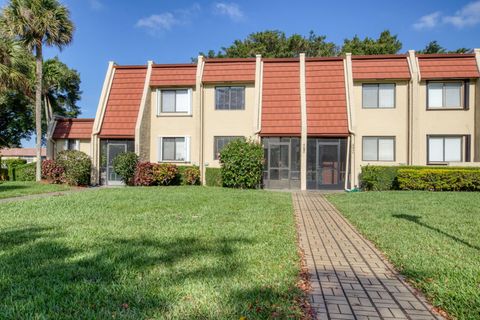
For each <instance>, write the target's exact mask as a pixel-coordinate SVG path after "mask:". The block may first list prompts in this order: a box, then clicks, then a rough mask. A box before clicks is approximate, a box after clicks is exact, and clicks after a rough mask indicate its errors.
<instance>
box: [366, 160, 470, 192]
mask: <svg viewBox="0 0 480 320" xmlns="http://www.w3.org/2000/svg"><path fill="white" fill-rule="evenodd" d="M403 169H409V170H422V169H442V170H467V171H470V170H476V169H477V168H475V167H432V166H370V165H369V166H364V167H362V172H361V173H360V188H361V189H362V190H364V191H384V190H399V189H400V186H399V182H398V171H399V170H403Z"/></svg>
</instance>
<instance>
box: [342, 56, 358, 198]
mask: <svg viewBox="0 0 480 320" xmlns="http://www.w3.org/2000/svg"><path fill="white" fill-rule="evenodd" d="M343 67H344V68H345V90H346V92H347V94H346V100H347V120H348V131H349V132H350V135H349V136H348V138H347V163H346V172H345V177H346V179H345V186H344V189H345V191H352V190H353V188H351V187H352V184H353V183H354V182H355V179H354V175H355V170H354V168H355V157H354V156H353V155H351V154H350V151H351V149H352V148H351V144H352V143H353V144H355V139H352V138H355V131H354V130H353V125H352V122H353V118H352V112H351V108H352V106H354V102H353V75H352V54H351V53H347V54H346V57H345V59H344V60H343ZM354 150H355V149H354ZM350 164H351V165H350ZM350 167H352V168H353V169H352V170H351V171H352V178H351V179H350V188H348V176H349V173H350Z"/></svg>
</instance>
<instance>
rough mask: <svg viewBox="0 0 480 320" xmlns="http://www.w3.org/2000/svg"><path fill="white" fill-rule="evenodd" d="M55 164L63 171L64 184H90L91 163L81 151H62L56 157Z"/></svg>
mask: <svg viewBox="0 0 480 320" xmlns="http://www.w3.org/2000/svg"><path fill="white" fill-rule="evenodd" d="M57 164H58V165H59V166H60V167H62V168H63V169H64V171H65V173H64V174H65V182H66V183H68V184H69V185H72V186H86V185H88V184H90V171H91V166H92V163H91V161H90V157H89V156H88V155H87V154H85V153H84V152H82V151H78V150H64V151H61V152H59V153H58V155H57Z"/></svg>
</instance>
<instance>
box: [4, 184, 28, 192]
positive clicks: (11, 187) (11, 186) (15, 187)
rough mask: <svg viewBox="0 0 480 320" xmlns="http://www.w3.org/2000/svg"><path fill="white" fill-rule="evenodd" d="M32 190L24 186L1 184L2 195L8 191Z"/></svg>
mask: <svg viewBox="0 0 480 320" xmlns="http://www.w3.org/2000/svg"><path fill="white" fill-rule="evenodd" d="M27 188H31V187H30V186H22V185H11V184H7V185H5V184H3V183H0V193H2V192H6V191H12V190H18V189H27Z"/></svg>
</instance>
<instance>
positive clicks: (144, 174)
mask: <svg viewBox="0 0 480 320" xmlns="http://www.w3.org/2000/svg"><path fill="white" fill-rule="evenodd" d="M154 166H155V165H154V164H153V163H150V162H139V163H138V164H137V168H136V169H135V177H134V184H135V185H136V186H153V185H154V184H155V182H156V181H155V178H154V175H153V168H154Z"/></svg>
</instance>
